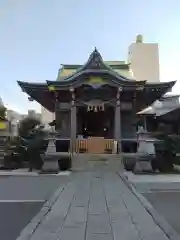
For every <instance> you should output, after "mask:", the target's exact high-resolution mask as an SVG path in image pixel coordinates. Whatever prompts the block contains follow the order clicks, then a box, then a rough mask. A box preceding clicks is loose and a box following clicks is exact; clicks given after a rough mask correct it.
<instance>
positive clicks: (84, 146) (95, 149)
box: [75, 137, 116, 154]
mask: <svg viewBox="0 0 180 240" xmlns="http://www.w3.org/2000/svg"><path fill="white" fill-rule="evenodd" d="M114 146H115V140H114V139H104V138H101V137H90V138H88V139H77V140H76V144H75V152H76V153H96V154H103V153H113V152H114V151H116V150H115V149H114Z"/></svg>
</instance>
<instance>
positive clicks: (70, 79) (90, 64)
mask: <svg viewBox="0 0 180 240" xmlns="http://www.w3.org/2000/svg"><path fill="white" fill-rule="evenodd" d="M114 64H115V63H114ZM116 64H117V63H116ZM116 64H115V65H116ZM75 67H77V66H75ZM90 74H96V75H99V74H101V75H102V74H104V75H106V76H107V75H108V76H109V78H110V79H112V81H114V82H115V84H117V85H118V84H120V83H121V84H122V85H124V84H125V85H126V84H128V85H136V86H141V85H144V83H145V82H146V81H135V80H134V79H131V78H127V77H125V76H123V75H120V74H119V73H117V71H115V70H114V69H113V68H112V67H110V66H109V65H108V64H106V62H104V61H103V59H102V56H101V54H100V53H99V52H98V50H97V49H96V48H95V49H94V51H93V52H92V53H91V54H90V56H89V58H88V61H87V62H86V63H85V64H84V65H82V66H81V67H79V68H77V70H75V71H73V72H72V74H71V75H69V76H67V77H64V78H63V79H62V80H61V81H48V82H47V83H48V85H54V86H65V85H66V86H68V85H71V84H73V83H75V82H76V81H80V80H79V79H80V77H81V76H82V75H84V76H85V77H86V76H87V75H90ZM65 82H66V83H65Z"/></svg>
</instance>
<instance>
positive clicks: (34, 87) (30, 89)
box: [17, 81, 54, 112]
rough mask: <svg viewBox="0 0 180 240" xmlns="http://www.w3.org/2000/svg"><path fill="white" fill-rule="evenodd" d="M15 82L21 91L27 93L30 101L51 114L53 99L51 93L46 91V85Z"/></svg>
mask: <svg viewBox="0 0 180 240" xmlns="http://www.w3.org/2000/svg"><path fill="white" fill-rule="evenodd" d="M17 82H18V85H19V86H20V87H21V89H22V91H23V92H25V93H27V94H28V95H29V96H30V98H31V99H32V100H35V101H37V102H38V103H39V104H41V105H42V106H43V107H45V108H47V109H48V110H49V111H51V112H52V111H53V110H54V99H53V97H52V92H50V91H49V90H48V86H47V83H29V82H21V81H17Z"/></svg>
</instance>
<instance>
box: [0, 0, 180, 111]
mask: <svg viewBox="0 0 180 240" xmlns="http://www.w3.org/2000/svg"><path fill="white" fill-rule="evenodd" d="M179 13H180V1H178V0H171V1H170V0H166V1H165V0H151V1H145V0H123V1H122V0H91V1H86V0H0V96H1V97H2V99H3V102H4V104H5V105H6V106H7V107H8V108H10V109H13V110H16V111H18V112H20V113H25V112H27V110H28V109H36V110H37V111H40V105H38V104H37V103H35V102H33V103H32V102H29V101H28V97H27V95H26V94H24V93H22V91H21V89H20V87H19V86H18V85H17V80H21V81H31V82H43V81H45V80H55V79H56V76H57V72H58V69H59V67H60V64H76V63H77V64H82V63H84V62H86V60H87V58H88V55H89V54H90V53H91V51H92V50H93V49H94V47H97V48H98V50H99V51H100V53H101V55H102V57H103V59H105V60H127V54H128V46H129V45H130V44H131V43H132V42H134V41H135V37H136V35H137V34H142V35H143V36H144V41H145V42H158V43H159V48H160V49H159V54H160V76H161V81H172V80H177V83H176V85H175V87H174V88H173V93H178V94H180V71H179V69H180V61H179V59H180V27H179V26H180V14H179ZM178 79H179V80H178Z"/></svg>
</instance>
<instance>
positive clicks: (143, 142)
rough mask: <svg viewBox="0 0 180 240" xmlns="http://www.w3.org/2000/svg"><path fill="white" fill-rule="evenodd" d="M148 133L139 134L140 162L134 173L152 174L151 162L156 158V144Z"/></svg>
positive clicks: (138, 161)
mask: <svg viewBox="0 0 180 240" xmlns="http://www.w3.org/2000/svg"><path fill="white" fill-rule="evenodd" d="M155 141H156V139H154V138H152V137H151V136H150V134H149V133H148V132H140V133H138V150H137V152H138V155H139V157H138V160H137V162H136V164H135V167H134V172H136V173H137V172H138V173H139V172H152V166H151V160H152V158H153V157H154V156H155V148H154V143H155Z"/></svg>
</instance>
